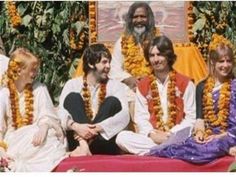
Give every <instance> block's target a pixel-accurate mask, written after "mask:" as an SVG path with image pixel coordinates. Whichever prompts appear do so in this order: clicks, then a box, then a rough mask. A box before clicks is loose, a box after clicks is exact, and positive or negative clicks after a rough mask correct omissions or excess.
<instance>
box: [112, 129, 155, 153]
mask: <svg viewBox="0 0 236 177" xmlns="http://www.w3.org/2000/svg"><path fill="white" fill-rule="evenodd" d="M116 144H117V145H118V146H119V147H120V148H121V149H122V150H123V151H126V152H129V153H131V154H136V155H144V154H146V153H148V152H149V151H150V149H151V148H153V147H154V146H156V145H157V144H155V143H154V142H153V141H152V139H151V138H149V137H147V136H144V135H142V134H139V133H134V132H132V131H126V130H125V131H122V132H120V133H119V134H118V135H117V137H116Z"/></svg>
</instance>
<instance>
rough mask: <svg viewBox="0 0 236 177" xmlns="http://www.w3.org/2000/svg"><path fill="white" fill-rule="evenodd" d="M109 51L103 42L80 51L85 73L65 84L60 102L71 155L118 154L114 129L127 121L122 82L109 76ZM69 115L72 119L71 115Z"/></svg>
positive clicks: (117, 130)
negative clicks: (67, 130) (82, 51)
mask: <svg viewBox="0 0 236 177" xmlns="http://www.w3.org/2000/svg"><path fill="white" fill-rule="evenodd" d="M110 62H111V54H110V52H109V50H108V49H107V48H106V47H105V46H104V45H103V44H92V45H91V46H89V47H88V48H87V49H86V50H85V51H84V55H83V71H84V76H81V77H78V78H74V79H71V80H69V81H67V83H66V84H65V86H64V88H63V90H62V93H61V96H60V104H59V108H60V109H59V115H60V116H61V118H62V124H63V125H64V127H66V128H67V129H69V130H73V131H70V132H68V133H67V135H68V136H67V138H68V143H69V150H73V151H72V152H71V154H70V155H71V156H79V155H91V154H118V153H119V152H120V151H119V148H118V146H117V145H116V143H115V138H116V135H117V133H119V132H120V131H121V130H123V129H124V128H126V126H127V125H128V122H129V114H128V102H127V99H126V95H125V87H126V86H125V85H124V84H123V83H121V82H119V81H116V80H110V79H109V78H108V73H109V71H110ZM71 118H72V119H71Z"/></svg>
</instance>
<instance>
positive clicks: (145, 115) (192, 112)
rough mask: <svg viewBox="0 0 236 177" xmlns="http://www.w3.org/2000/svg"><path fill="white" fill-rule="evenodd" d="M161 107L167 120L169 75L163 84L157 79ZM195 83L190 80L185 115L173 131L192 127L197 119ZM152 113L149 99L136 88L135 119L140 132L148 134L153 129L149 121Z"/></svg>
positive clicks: (186, 91)
mask: <svg viewBox="0 0 236 177" xmlns="http://www.w3.org/2000/svg"><path fill="white" fill-rule="evenodd" d="M156 83H157V87H158V91H159V95H160V101H161V107H162V110H163V117H162V120H163V121H164V122H166V121H167V118H168V104H167V103H168V99H167V88H168V83H169V77H167V78H166V80H165V82H164V83H163V84H162V83H161V82H160V81H159V80H156ZM195 89H196V88H195V85H194V84H193V82H191V81H190V82H189V83H188V85H187V87H186V89H185V92H184V95H183V102H184V113H185V117H184V118H183V119H182V121H181V123H180V124H177V125H175V126H174V127H172V129H171V130H170V131H171V132H172V133H174V132H177V131H179V130H181V129H183V128H185V127H188V126H190V127H192V126H193V124H194V123H195V120H196V101H195ZM149 119H150V113H149V111H148V102H147V99H146V98H145V97H144V96H143V95H142V94H141V93H140V91H139V89H138V88H137V90H136V95H135V114H134V121H135V123H136V124H137V126H138V130H139V133H140V134H143V135H145V136H147V135H148V134H149V133H150V132H151V131H152V130H153V126H152V124H151V123H150V121H149Z"/></svg>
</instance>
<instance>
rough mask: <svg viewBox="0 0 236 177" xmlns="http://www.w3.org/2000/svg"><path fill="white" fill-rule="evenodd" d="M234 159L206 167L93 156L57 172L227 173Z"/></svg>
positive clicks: (65, 164)
mask: <svg viewBox="0 0 236 177" xmlns="http://www.w3.org/2000/svg"><path fill="white" fill-rule="evenodd" d="M233 161H234V157H230V156H227V157H224V158H220V159H218V160H216V161H213V162H211V163H208V164H205V165H194V164H191V163H187V162H184V161H181V160H176V159H168V158H158V157H147V156H135V155H117V156H112V155H93V156H81V157H70V158H66V159H64V160H63V161H62V162H61V163H60V164H59V165H58V166H57V167H56V168H55V170H54V171H55V172H65V171H67V170H69V169H72V168H76V169H77V170H78V171H83V172H226V171H227V169H228V167H229V166H230V164H231V163H232V162H233Z"/></svg>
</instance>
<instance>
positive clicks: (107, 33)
mask: <svg viewBox="0 0 236 177" xmlns="http://www.w3.org/2000/svg"><path fill="white" fill-rule="evenodd" d="M133 2H134V1H98V2H96V11H97V14H96V17H97V19H96V30H97V41H99V42H109V43H110V42H111V43H113V42H115V41H116V40H117V39H118V38H119V37H120V35H121V33H122V32H123V31H124V25H125V21H124V18H125V15H126V14H127V12H128V9H129V6H130V5H131V4H132V3H133ZM147 3H148V4H149V5H150V7H151V8H152V10H153V13H154V17H155V22H156V27H157V28H159V29H160V31H161V33H163V34H165V35H166V36H168V37H169V38H170V39H172V40H173V41H174V42H181V43H184V42H189V40H188V21H187V7H188V2H185V1H147Z"/></svg>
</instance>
